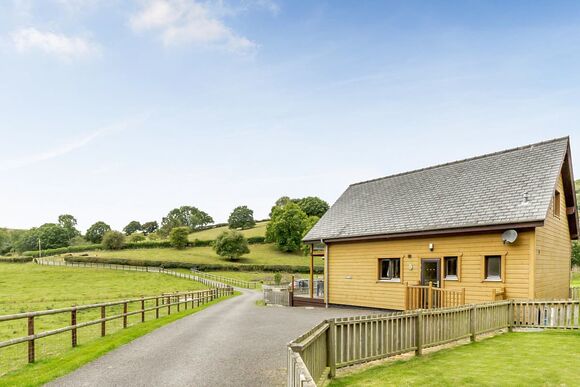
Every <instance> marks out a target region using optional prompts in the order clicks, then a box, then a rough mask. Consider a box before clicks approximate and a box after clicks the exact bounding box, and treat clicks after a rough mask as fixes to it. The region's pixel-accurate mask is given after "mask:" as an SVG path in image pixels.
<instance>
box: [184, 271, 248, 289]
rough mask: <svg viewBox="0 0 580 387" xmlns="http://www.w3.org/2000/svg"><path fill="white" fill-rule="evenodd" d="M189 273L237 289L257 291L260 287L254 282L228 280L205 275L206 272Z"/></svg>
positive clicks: (235, 279)
mask: <svg viewBox="0 0 580 387" xmlns="http://www.w3.org/2000/svg"><path fill="white" fill-rule="evenodd" d="M191 272H192V273H194V274H195V275H196V276H198V277H202V278H207V279H210V280H213V281H217V282H221V283H225V284H228V285H231V286H234V287H237V288H244V289H257V288H258V287H259V286H260V283H258V282H255V281H244V280H241V279H237V278H230V277H224V276H221V275H217V274H212V273H206V272H203V271H199V270H195V269H191Z"/></svg>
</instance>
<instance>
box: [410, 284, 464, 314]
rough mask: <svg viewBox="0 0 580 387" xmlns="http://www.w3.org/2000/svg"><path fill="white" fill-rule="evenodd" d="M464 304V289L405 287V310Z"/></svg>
mask: <svg viewBox="0 0 580 387" xmlns="http://www.w3.org/2000/svg"><path fill="white" fill-rule="evenodd" d="M464 304H465V288H462V289H441V288H437V287H434V286H433V283H431V282H430V283H429V285H427V286H424V285H409V284H406V285H405V310H414V309H431V308H447V307H450V306H459V305H464Z"/></svg>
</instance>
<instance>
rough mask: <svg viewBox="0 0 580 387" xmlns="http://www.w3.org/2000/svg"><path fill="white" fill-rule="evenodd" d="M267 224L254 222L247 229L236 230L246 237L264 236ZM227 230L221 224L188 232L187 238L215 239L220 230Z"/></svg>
mask: <svg viewBox="0 0 580 387" xmlns="http://www.w3.org/2000/svg"><path fill="white" fill-rule="evenodd" d="M267 224H268V222H258V223H256V226H255V227H253V228H250V229H248V230H238V231H239V232H241V233H242V234H244V236H245V237H246V238H250V237H257V236H262V237H263V236H266V225H267ZM227 230H229V228H228V227H227V226H223V227H217V228H212V229H209V230H203V231H197V232H194V233H191V234H189V240H191V241H193V240H194V239H200V240H215V239H216V238H217V237H218V235H220V234H221V233H222V232H224V231H227Z"/></svg>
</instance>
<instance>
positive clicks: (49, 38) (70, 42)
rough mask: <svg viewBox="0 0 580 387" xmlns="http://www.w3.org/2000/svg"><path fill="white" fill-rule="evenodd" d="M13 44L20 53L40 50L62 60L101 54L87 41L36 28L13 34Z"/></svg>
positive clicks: (94, 45)
mask: <svg viewBox="0 0 580 387" xmlns="http://www.w3.org/2000/svg"><path fill="white" fill-rule="evenodd" d="M11 38H12V44H13V45H14V47H15V48H16V49H17V50H18V51H20V52H29V51H34V50H39V51H42V52H44V53H47V54H50V55H54V56H57V57H59V58H62V59H72V58H80V57H87V56H93V55H96V54H98V53H99V48H98V46H97V45H96V44H95V43H93V42H91V41H89V40H86V39H83V38H80V37H76V36H67V35H64V34H58V33H55V32H49V31H39V30H37V29H36V28H32V27H31V28H22V29H19V30H17V31H14V32H13V33H12V34H11Z"/></svg>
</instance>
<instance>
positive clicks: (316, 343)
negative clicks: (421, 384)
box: [288, 300, 580, 387]
mask: <svg viewBox="0 0 580 387" xmlns="http://www.w3.org/2000/svg"><path fill="white" fill-rule="evenodd" d="M525 327H530V328H531V327H533V328H558V329H580V301H579V300H566V301H496V302H490V303H485V304H476V305H462V306H458V307H450V308H440V309H419V310H414V311H407V312H398V313H391V314H382V315H369V316H356V317H348V318H335V319H330V320H325V321H323V322H322V323H320V324H319V325H317V326H316V327H314V328H312V329H311V330H310V331H308V332H306V333H305V334H303V335H302V336H300V337H299V338H297V339H296V340H294V341H292V342H290V343H289V344H288V386H292V387H294V386H316V385H318V384H321V383H323V382H324V381H325V379H327V378H332V377H333V376H334V375H335V373H336V368H337V367H346V366H349V365H352V364H357V363H363V362H368V361H372V360H376V359H382V358H387V357H390V356H394V355H397V354H401V353H405V352H412V351H415V353H416V354H417V355H421V354H422V352H423V349H425V348H429V347H435V346H438V345H443V344H446V343H450V342H454V341H458V340H462V339H466V338H470V339H471V341H475V339H476V337H477V335H480V334H484V333H489V332H493V331H498V330H502V329H506V328H507V329H509V330H511V329H513V328H525Z"/></svg>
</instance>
